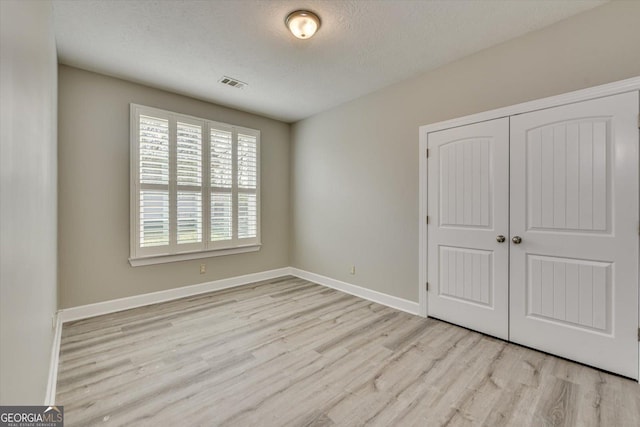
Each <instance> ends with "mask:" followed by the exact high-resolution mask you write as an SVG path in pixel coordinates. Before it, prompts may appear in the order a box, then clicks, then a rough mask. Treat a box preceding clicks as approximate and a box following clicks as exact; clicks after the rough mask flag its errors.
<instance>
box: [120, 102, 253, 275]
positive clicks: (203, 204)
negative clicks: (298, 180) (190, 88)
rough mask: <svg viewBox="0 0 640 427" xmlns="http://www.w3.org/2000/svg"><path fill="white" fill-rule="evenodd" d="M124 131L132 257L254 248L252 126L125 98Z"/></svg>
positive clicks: (150, 257)
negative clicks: (127, 117)
mask: <svg viewBox="0 0 640 427" xmlns="http://www.w3.org/2000/svg"><path fill="white" fill-rule="evenodd" d="M131 132H132V133H131V156H132V157H131V158H132V169H131V189H132V190H131V206H132V211H131V229H132V237H131V259H132V260H137V259H142V258H147V259H152V258H154V259H155V258H159V257H167V256H171V255H176V254H193V253H198V252H204V251H218V250H219V251H223V250H227V252H224V253H230V252H229V251H228V250H231V249H235V248H254V250H257V246H258V245H259V244H260V172H259V167H260V161H259V160H260V151H259V150H260V132H259V131H256V130H253V129H247V128H241V127H235V126H231V125H226V124H224V123H217V122H213V121H207V120H203V119H197V118H194V117H189V116H185V115H181V114H176V113H171V112H168V111H163V110H158V109H155V108H149V107H142V106H137V105H134V104H132V106H131ZM238 250H239V251H240V252H246V251H247V250H244V249H243V250H240V249H238ZM236 252H237V251H236ZM231 253H235V252H231ZM220 254H223V252H220ZM213 255H216V253H213V252H212V253H211V256H213ZM203 256H206V255H203ZM203 256H197V257H199V258H202V257H203ZM180 259H189V258H185V257H182V258H180ZM159 262H162V261H159ZM150 263H154V262H153V261H152V262H150ZM132 265H134V264H133V263H132ZM136 265H142V264H139V263H136Z"/></svg>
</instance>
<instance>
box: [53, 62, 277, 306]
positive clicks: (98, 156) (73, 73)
mask: <svg viewBox="0 0 640 427" xmlns="http://www.w3.org/2000/svg"><path fill="white" fill-rule="evenodd" d="M59 91H60V99H59V117H60V120H59V133H58V140H59V164H58V166H59V180H60V182H59V184H60V185H59V200H58V201H59V212H58V213H59V217H60V220H59V232H60V239H59V257H60V259H59V283H60V294H61V305H60V307H61V308H66V307H73V306H78V305H83V304H89V303H95V302H100V301H106V300H111V299H115V298H122V297H127V296H131V295H138V294H144V293H148V292H155V291H161V290H165V289H170V288H176V287H180V286H185V285H192V284H196V283H203V282H207V281H211V280H216V279H222V278H227V277H232V276H239V275H243V274H248V273H253V272H259V271H265V270H270V269H274V268H280V267H286V266H288V265H289V209H288V207H289V166H288V165H289V146H290V143H289V131H290V129H289V125H288V124H286V123H282V122H278V121H275V120H271V119H267V118H263V117H260V116H256V115H253V114H249V113H244V112H241V111H237V110H232V109H229V108H225V107H221V106H217V105H214V104H210V103H206V102H202V101H198V100H195V99H192V98H188V97H184V96H180V95H176V94H172V93H169V92H164V91H162V90H158V89H153V88H150V87H147V86H141V85H139V84H135V83H130V82H126V81H124V80H119V79H115V78H111V77H107V76H104V75H100V74H95V73H91V72H88V71H83V70H79V69H77V68H71V67H67V66H60V68H59ZM131 102H133V103H137V104H142V105H147V106H152V107H158V108H163V109H167V110H171V111H175V112H178V113H184V114H190V115H193V116H197V117H202V118H206V119H212V120H216V121H221V122H226V123H232V124H236V125H240V126H246V127H250V128H254V129H259V130H260V131H261V132H262V133H261V162H262V164H261V185H262V187H261V196H262V248H261V250H260V251H258V252H253V253H247V254H241V255H229V256H222V257H213V258H207V259H199V260H192V261H183V262H173V263H168V264H158V265H151V266H144V267H135V268H134V267H131V266H130V265H129V262H128V257H129V103H131ZM201 263H205V264H207V273H206V274H202V275H201V274H200V272H199V270H200V264H201Z"/></svg>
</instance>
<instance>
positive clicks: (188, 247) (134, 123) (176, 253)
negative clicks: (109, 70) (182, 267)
mask: <svg viewBox="0 0 640 427" xmlns="http://www.w3.org/2000/svg"><path fill="white" fill-rule="evenodd" d="M140 115H146V116H151V117H157V118H162V119H165V120H168V122H169V185H168V191H169V244H168V245H163V246H154V247H147V248H142V247H140V224H139V222H140V190H141V188H142V187H143V186H150V187H153V186H154V185H152V184H141V183H140V158H139V145H140V144H139V141H140V138H139V136H140V126H139V117H140ZM178 122H181V123H187V124H193V125H198V126H201V129H202V186H201V191H202V242H201V243H188V244H180V245H178V243H177V241H176V236H177V214H176V212H177V201H176V197H177V192H178V191H179V189H180V188H179V186H178V185H177V182H176V180H177V161H176V153H177V151H176V150H177V148H176V147H177V132H176V126H177V123H178ZM129 127H130V150H131V151H130V190H131V193H130V215H131V216H130V233H129V235H130V256H129V263H130V264H131V265H132V266H134V267H136V266H141V265H150V264H160V263H167V262H174V261H185V260H190V259H199V258H209V257H214V256H222V255H231V254H238V253H245V252H254V251H258V250H260V246H261V233H260V231H261V226H260V222H261V221H260V217H261V215H260V205H261V203H260V131H259V130H256V129H250V128H246V127H242V126H236V125H231V124H227V123H220V122H216V121H213V120H207V119H202V118H198V117H193V116H189V115H185V114H179V113H174V112H171V111H166V110H161V109H158V108H153V107H146V106H143V105H138V104H133V103H132V104H130V125H129ZM211 129H218V130H221V131H227V132H231V134H232V170H233V180H232V188H231V194H232V218H233V221H232V224H233V233H232V238H231V239H230V240H224V241H215V242H214V241H211V228H210V227H211V191H212V189H213V188H214V187H212V186H211V179H210V162H211V157H210V147H211V142H210V135H211ZM238 134H242V135H249V136H254V137H255V138H256V189H255V194H256V236H255V237H252V238H242V239H241V238H238V194H239V193H240V194H241V193H246V192H249V193H253V190H251V189H249V190H246V189H239V188H238V172H237V170H238V166H237V165H238V156H237V154H238ZM185 189H189V188H185ZM191 190H193V189H191Z"/></svg>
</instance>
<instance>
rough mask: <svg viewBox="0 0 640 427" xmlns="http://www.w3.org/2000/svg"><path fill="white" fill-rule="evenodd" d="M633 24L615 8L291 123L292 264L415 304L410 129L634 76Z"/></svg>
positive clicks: (638, 11) (413, 138)
mask: <svg viewBox="0 0 640 427" xmlns="http://www.w3.org/2000/svg"><path fill="white" fill-rule="evenodd" d="M638 17H640V2H637V1H634V2H623V1H619V2H613V3H610V4H607V5H605V6H602V7H599V8H596V9H593V10H591V11H589V12H586V13H583V14H580V15H577V16H575V17H573V18H570V19H568V20H565V21H561V22H559V23H557V24H555V25H553V26H551V27H547V28H545V29H543V30H540V31H537V32H533V33H530V34H528V35H525V36H523V37H520V38H518V39H515V40H513V41H510V42H507V43H504V44H502V45H499V46H497V47H493V48H490V49H487V50H485V51H482V52H480V53H478V54H475V55H472V56H469V57H466V58H464V59H462V60H459V61H457V62H454V63H451V64H449V65H447V66H444V67H442V68H440V69H437V70H435V71H433V72H430V73H427V74H424V75H421V76H418V77H416V78H413V79H410V80H407V81H404V82H402V83H399V84H396V85H393V86H390V87H388V88H385V89H383V90H381V91H378V92H376V93H373V94H370V95H367V96H365V97H363V98H360V99H357V100H355V101H352V102H349V103H347V104H344V105H342V106H340V107H338V108H334V109H332V110H329V111H327V112H324V113H322V114H318V115H316V116H313V117H311V118H308V119H306V120H303V121H301V122H298V123H296V124H295V125H294V126H293V128H292V153H291V164H292V168H291V180H290V181H291V211H292V228H291V264H292V266H294V267H298V268H301V269H304V270H308V271H311V272H314V273H318V274H322V275H326V276H329V277H332V278H334V279H338V280H344V281H347V282H350V283H353V284H356V285H360V286H363V287H366V288H370V289H373V290H376V291H380V292H384V293H387V294H391V295H394V296H397V297H401V298H406V299H409V300H413V301H417V300H418V221H419V218H418V155H419V153H418V127H419V126H420V125H425V124H429V123H434V122H438V121H442V120H446V119H450V118H455V117H459V116H464V115H468V114H472V113H477V112H481V111H485V110H490V109H494V108H498V107H502V106H507V105H511V104H516V103H519V102H524V101H528V100H532V99H537V98H542V97H546V96H551V95H555V94H560V93H564V92H568V91H572V90H577V89H581V88H586V87H589V86H595V85H598V84H603V83H608V82H612V81H616V80H621V79H624V78H628V77H633V76H638V75H640V53H639V52H640V51H639V49H640V48H639V46H638V41H639V40H640V24H639V22H638ZM419 54H420V52H416V55H419ZM352 264H355V266H356V275H355V276H351V275H349V266H350V265H352Z"/></svg>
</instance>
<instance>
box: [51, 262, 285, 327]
mask: <svg viewBox="0 0 640 427" xmlns="http://www.w3.org/2000/svg"><path fill="white" fill-rule="evenodd" d="M288 274H290V268H289V267H284V268H278V269H275V270H269V271H262V272H260V273H252V274H245V275H244V276H236V277H230V278H228V279H221V280H214V281H212V282H206V283H200V284H197V285H191V286H183V287H180V288H173V289H167V290H166V291H159V292H152V293H149V294H142V295H134V296H131V297H126V298H119V299H114V300H110V301H104V302H98V303H95V304H87V305H81V306H78V307H71V308H65V309H62V310H60V311H59V316H60V318H61V321H62V323H65V322H71V321H74V320H80V319H86V318H88V317H94V316H100V315H103V314H109V313H115V312H117V311H122V310H129V309H131V308H136V307H142V306H145V305H150V304H157V303H159V302H165V301H171V300H175V299H178V298H184V297H189V296H192V295H198V294H204V293H207V292H212V291H219V290H222V289H227V288H233V287H236V286H241V285H247V284H250V283H255V282H260V281H262V280H269V279H275V278H277V277H282V276H286V275H288Z"/></svg>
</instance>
